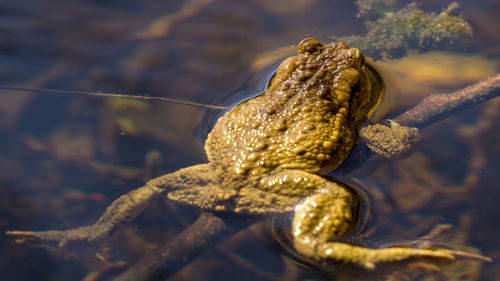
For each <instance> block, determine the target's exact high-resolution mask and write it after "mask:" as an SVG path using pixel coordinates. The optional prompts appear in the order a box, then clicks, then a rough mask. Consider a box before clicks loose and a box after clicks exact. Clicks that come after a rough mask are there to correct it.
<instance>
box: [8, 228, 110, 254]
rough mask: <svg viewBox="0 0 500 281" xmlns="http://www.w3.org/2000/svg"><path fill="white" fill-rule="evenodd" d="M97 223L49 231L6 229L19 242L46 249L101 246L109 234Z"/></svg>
mask: <svg viewBox="0 0 500 281" xmlns="http://www.w3.org/2000/svg"><path fill="white" fill-rule="evenodd" d="M96 228H97V227H96V226H95V225H92V226H84V227H79V228H74V229H68V230H49V231H6V232H5V234H6V235H9V236H13V237H15V239H16V240H15V241H16V243H18V244H23V245H27V246H31V247H41V248H46V249H53V250H55V249H57V248H66V249H72V250H74V249H75V248H87V247H92V248H100V247H101V246H102V244H103V243H104V242H105V241H107V240H108V239H107V238H108V237H109V234H107V233H105V232H102V231H99V230H98V229H96Z"/></svg>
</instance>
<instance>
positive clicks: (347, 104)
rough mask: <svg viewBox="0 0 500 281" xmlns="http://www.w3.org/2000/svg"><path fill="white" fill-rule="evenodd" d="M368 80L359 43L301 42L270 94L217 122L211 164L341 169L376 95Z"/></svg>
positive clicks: (259, 169)
mask: <svg viewBox="0 0 500 281" xmlns="http://www.w3.org/2000/svg"><path fill="white" fill-rule="evenodd" d="M370 79H371V76H370V75H369V74H367V73H366V70H365V66H364V64H363V57H362V55H361V54H360V52H359V50H358V49H355V48H349V47H348V46H347V45H346V44H345V43H342V42H340V43H332V44H329V45H325V46H323V45H322V44H321V43H320V42H319V41H317V40H315V39H305V40H303V41H302V42H301V43H300V44H299V52H298V55H297V56H295V57H290V58H288V59H286V60H285V61H283V63H282V64H281V65H280V66H279V68H278V70H277V72H276V75H275V77H274V78H273V80H272V81H271V83H270V87H269V90H268V91H267V92H266V93H264V94H262V95H261V96H259V97H257V98H254V99H251V100H249V101H247V102H244V103H242V104H240V105H239V106H237V107H236V108H234V109H233V110H231V111H230V112H228V113H226V114H225V115H224V116H223V117H221V118H220V119H219V120H218V121H217V124H216V125H215V127H214V129H213V130H212V131H211V132H210V134H209V136H208V139H207V141H206V144H205V150H206V151H207V155H208V158H209V161H210V163H212V164H213V165H216V166H217V167H219V168H223V170H224V171H225V173H233V174H234V175H235V176H238V175H241V176H243V175H248V176H259V175H262V174H264V173H268V172H270V171H271V170H282V169H300V170H305V171H309V172H326V171H330V170H332V169H334V168H336V167H337V166H338V165H339V164H340V163H341V162H342V161H343V160H344V159H345V158H346V157H347V155H348V154H349V152H350V150H351V148H352V146H353V145H354V143H355V141H356V137H357V136H356V134H357V133H356V130H357V127H358V126H359V125H360V123H361V122H363V121H364V120H365V118H366V114H367V111H368V109H369V107H370V106H371V105H372V104H373V100H374V99H376V97H374V95H378V94H379V91H378V90H374V87H373V86H372V85H371V83H374V81H370ZM372 80H373V79H372ZM375 82H377V81H375ZM376 88H377V89H380V88H379V87H376Z"/></svg>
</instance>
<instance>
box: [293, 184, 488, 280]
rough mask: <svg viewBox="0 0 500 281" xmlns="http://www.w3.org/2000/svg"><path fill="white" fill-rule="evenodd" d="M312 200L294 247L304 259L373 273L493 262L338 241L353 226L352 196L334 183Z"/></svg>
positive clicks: (302, 209)
mask: <svg viewBox="0 0 500 281" xmlns="http://www.w3.org/2000/svg"><path fill="white" fill-rule="evenodd" d="M326 186H327V187H326V188H324V189H322V190H320V191H319V192H318V193H316V194H314V195H312V196H310V197H308V198H307V199H306V200H304V201H303V202H302V203H301V204H299V205H298V206H297V208H296V209H295V215H294V220H293V228H292V233H293V236H294V246H295V248H296V249H297V250H298V251H299V252H300V253H302V254H303V255H305V256H307V257H309V258H311V259H314V260H317V261H319V262H329V261H333V262H339V263H348V264H354V265H358V266H360V267H362V268H365V269H368V270H373V269H375V268H376V267H377V265H378V264H394V265H396V264H399V263H405V262H411V261H423V262H426V263H432V264H440V263H445V262H450V261H453V260H456V259H459V258H466V259H475V260H481V261H488V262H490V261H491V259H490V258H488V257H485V256H482V255H479V254H475V253H468V252H462V251H456V250H448V249H431V248H430V249H417V248H408V247H391V248H384V249H370V248H365V247H360V246H356V245H352V244H348V243H344V242H335V241H334V240H335V239H338V238H340V237H341V236H343V235H346V234H348V232H349V229H350V227H351V226H352V223H353V214H352V210H351V208H350V206H351V204H352V196H351V195H350V194H349V193H348V192H346V191H345V190H343V189H339V188H335V185H334V184H333V183H332V184H330V185H329V186H328V185H326Z"/></svg>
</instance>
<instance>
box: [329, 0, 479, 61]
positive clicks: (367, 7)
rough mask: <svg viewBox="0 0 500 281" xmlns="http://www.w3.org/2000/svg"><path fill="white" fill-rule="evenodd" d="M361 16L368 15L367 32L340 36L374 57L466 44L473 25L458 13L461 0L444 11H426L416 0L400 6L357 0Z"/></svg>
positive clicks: (391, 2) (393, 1) (390, 1)
mask: <svg viewBox="0 0 500 281" xmlns="http://www.w3.org/2000/svg"><path fill="white" fill-rule="evenodd" d="M356 4H357V5H358V10H359V12H358V15H357V16H358V17H359V18H363V19H365V26H366V29H367V33H366V35H364V36H358V35H352V36H346V37H341V38H336V39H339V40H343V41H346V42H347V43H349V44H350V45H351V46H353V47H357V48H359V49H361V51H362V52H363V53H364V54H365V55H367V56H369V57H372V58H374V59H382V58H386V59H399V58H402V57H404V56H405V55H406V54H407V52H408V50H409V49H417V50H418V51H419V52H427V51H431V50H438V49H439V50H442V49H454V48H460V47H461V46H463V42H464V40H465V39H467V38H469V37H470V36H472V27H471V26H470V24H469V23H468V22H467V21H466V20H465V18H464V17H463V16H461V15H458V14H456V12H455V11H456V9H457V8H458V6H459V5H458V3H456V2H453V3H451V4H449V5H448V7H446V8H445V9H443V11H441V12H440V13H435V12H425V11H423V10H421V9H419V7H418V4H416V3H414V2H412V3H410V4H408V5H407V6H405V7H403V8H401V9H399V10H397V8H396V7H397V6H398V5H397V1H396V0H357V1H356Z"/></svg>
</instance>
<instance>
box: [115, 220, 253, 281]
mask: <svg viewBox="0 0 500 281" xmlns="http://www.w3.org/2000/svg"><path fill="white" fill-rule="evenodd" d="M245 218H249V217H242V216H241V215H236V214H234V215H231V216H230V217H225V218H223V217H220V216H216V215H214V214H212V213H209V212H204V213H201V215H200V217H199V218H198V219H197V220H196V221H195V222H194V223H193V224H191V226H189V227H188V228H186V229H184V231H182V232H181V233H179V234H178V235H177V236H176V237H175V238H173V239H172V240H170V241H169V242H167V243H165V244H164V245H162V246H160V247H158V248H157V249H155V250H154V251H153V252H152V253H150V254H149V255H148V256H146V257H144V258H142V259H141V260H140V261H139V262H138V263H136V264H135V265H133V266H132V267H130V268H129V269H128V270H126V271H125V272H123V273H122V274H120V275H119V276H117V277H115V278H114V279H113V281H146V280H164V279H166V278H168V277H169V276H171V275H173V274H174V273H176V272H177V271H178V270H179V269H181V268H183V267H184V266H185V265H186V264H188V263H190V262H191V261H192V260H194V259H195V258H196V257H197V256H198V255H199V254H201V253H202V252H203V251H204V250H205V249H207V248H210V247H213V246H214V245H216V244H217V242H219V241H220V240H221V239H223V238H225V237H228V236H230V235H232V234H233V233H236V232H238V231H239V230H241V229H244V228H246V227H248V226H249V225H250V224H251V223H253V220H251V219H250V220H247V219H245Z"/></svg>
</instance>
